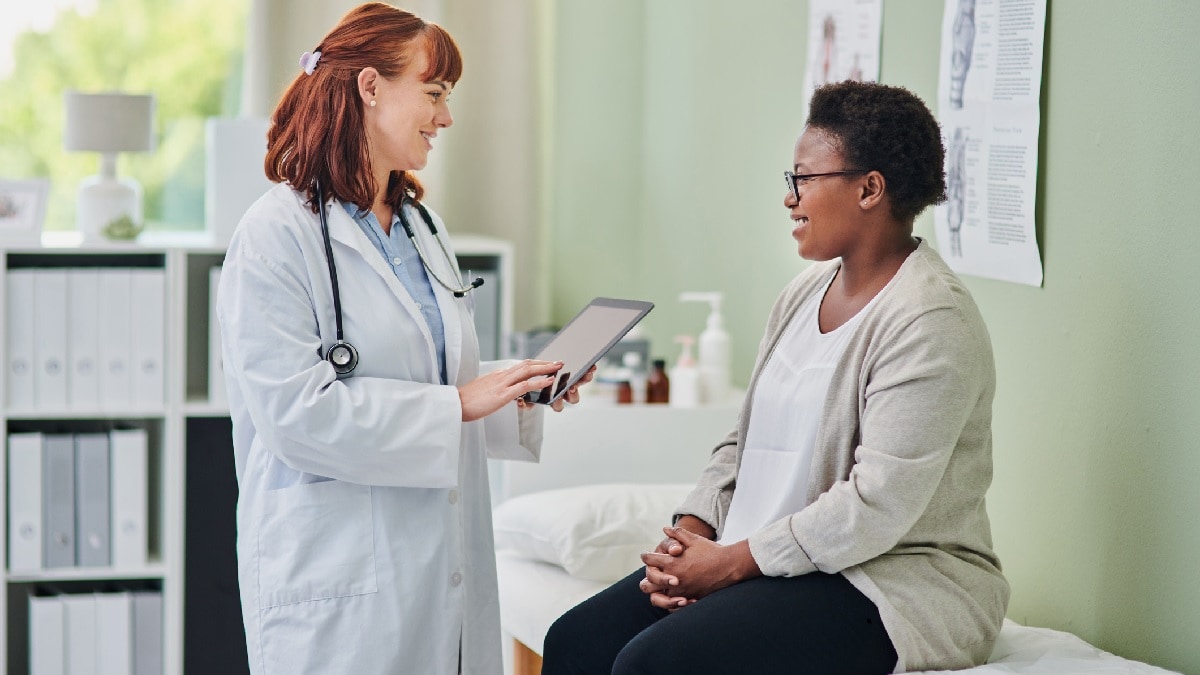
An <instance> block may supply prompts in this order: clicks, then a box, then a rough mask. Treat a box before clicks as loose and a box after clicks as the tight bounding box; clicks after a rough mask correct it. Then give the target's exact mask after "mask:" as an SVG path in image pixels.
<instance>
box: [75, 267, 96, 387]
mask: <svg viewBox="0 0 1200 675" xmlns="http://www.w3.org/2000/svg"><path fill="white" fill-rule="evenodd" d="M99 280H100V273H99V272H98V271H96V270H95V269H89V268H81V269H73V270H71V271H69V272H68V273H67V363H68V368H67V405H68V406H70V407H71V408H74V409H76V410H79V409H89V410H94V409H96V407H97V406H98V405H99V404H100V369H99V361H100V342H99V337H98V336H97V334H98V333H99V330H100V286H99Z"/></svg>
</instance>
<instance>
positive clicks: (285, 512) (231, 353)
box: [217, 3, 590, 675]
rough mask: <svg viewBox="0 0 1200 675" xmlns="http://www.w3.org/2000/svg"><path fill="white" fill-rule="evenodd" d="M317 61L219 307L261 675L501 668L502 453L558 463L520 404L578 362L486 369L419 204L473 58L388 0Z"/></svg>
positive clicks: (465, 294) (456, 279)
mask: <svg viewBox="0 0 1200 675" xmlns="http://www.w3.org/2000/svg"><path fill="white" fill-rule="evenodd" d="M301 68H302V69H303V72H302V73H300V74H299V75H298V76H297V77H296V79H295V81H293V82H292V84H291V86H290V87H289V88H288V90H287V91H286V92H285V93H284V95H283V98H282V99H281V101H280V102H279V105H278V107H277V108H276V110H275V113H274V117H273V123H272V126H271V129H270V132H269V134H268V153H267V160H266V172H267V176H268V177H269V178H271V179H272V180H274V181H276V182H279V183H280V184H279V185H277V186H276V187H275V188H273V189H272V190H271V191H269V192H268V193H267V194H266V195H264V196H263V197H262V198H260V199H259V200H258V201H257V202H256V203H255V204H254V205H253V206H251V207H250V209H249V210H248V211H247V212H246V214H245V216H244V217H243V218H242V221H241V223H240V224H239V225H238V228H237V231H236V233H235V234H234V236H233V239H232V242H231V244H230V247H229V252H228V254H227V256H226V259H225V265H224V271H223V274H222V276H221V287H220V289H219V293H218V301H217V313H218V320H219V322H220V327H221V338H222V344H223V349H224V353H223V358H224V364H225V373H226V378H227V382H228V390H229V398H230V412H231V415H232V417H233V436H234V438H233V441H234V449H235V453H236V468H237V479H238V485H239V488H240V494H239V499H238V509H237V524H238V542H237V547H238V575H239V582H240V587H241V588H240V590H241V600H242V613H243V618H244V621H245V627H246V642H247V647H248V651H249V660H250V670H251V672H253V673H256V674H259V675H267V674H274V673H281V674H287V675H298V674H300V673H321V674H323V675H328V674H337V673H355V674H356V675H369V674H371V673H379V674H383V673H387V674H394V673H419V674H421V675H427V674H432V675H438V674H453V673H480V674H485V675H486V674H490V673H499V672H501V669H502V668H501V657H500V627H499V609H498V604H497V589H496V571H495V560H494V558H493V549H492V529H491V508H490V500H489V496H488V478H487V464H486V461H485V460H486V459H487V457H504V458H516V459H526V460H536V459H537V457H538V454H539V452H540V444H541V410H540V408H539V407H538V406H534V405H532V404H525V403H523V402H520V403H518V402H517V401H516V400H515V399H517V398H518V397H519V396H521V395H522V394H524V393H526V392H529V391H534V390H538V389H541V388H543V387H545V386H547V385H548V384H550V383H551V382H552V381H553V377H552V373H554V372H555V371H556V370H557V368H558V367H559V365H560V364H558V363H548V362H534V361H524V362H520V363H517V364H516V365H512V366H510V367H506V368H498V369H494V370H491V372H488V373H487V374H481V373H482V372H483V371H484V370H485V368H484V367H481V364H480V362H479V346H478V342H477V338H476V335H475V330H474V324H473V320H472V312H473V297H474V296H473V295H472V293H471V291H473V290H474V288H475V287H476V286H477V285H478V284H463V283H462V282H461V281H460V279H461V277H460V273H459V270H458V265H457V263H456V261H455V259H454V256H453V253H452V251H451V249H450V242H449V241H448V239H447V238H446V230H445V227H443V224H442V222H441V220H440V219H439V218H438V217H437V215H436V214H433V213H431V212H429V211H427V210H426V209H425V208H424V207H423V206H421V205H420V202H419V200H420V199H421V196H422V194H423V190H422V187H421V184H420V183H419V182H418V181H417V180H416V178H415V177H414V176H413V175H412V173H411V172H412V171H414V170H417V169H421V168H422V167H424V166H425V164H426V161H427V158H428V153H429V151H430V149H431V148H432V142H433V140H434V138H435V137H436V136H437V135H438V133H439V132H440V131H441V130H443V129H445V128H447V127H449V126H450V124H451V123H452V119H451V116H450V110H449V108H448V107H447V98H448V97H449V95H450V91H451V89H452V88H453V86H454V84H455V83H456V82H457V81H458V79H459V76H460V74H461V72H462V61H461V56H460V54H459V51H458V48H457V46H456V45H455V43H454V41H453V39H452V38H451V37H450V36H449V35H448V34H447V33H446V32H445V31H444V30H443V29H442V28H440V27H439V26H437V25H435V24H431V23H426V22H424V21H422V20H421V19H420V18H418V17H416V16H414V15H412V14H410V13H408V12H405V11H402V10H399V9H396V8H394V7H391V6H389V5H385V4H382V3H372V4H366V5H362V6H360V7H358V8H356V9H353V10H351V11H350V12H349V13H348V14H347V15H346V16H345V17H343V19H342V20H341V21H340V22H339V23H338V25H337V26H335V27H334V28H333V30H332V31H331V32H330V33H329V34H328V35H326V36H325V38H324V39H323V40H322V41H321V43H320V44H319V45H318V46H317V48H316V49H315V50H314V51H313V52H312V53H306V54H305V55H304V57H303V58H302V59H301ZM326 233H327V234H326ZM323 235H324V236H323ZM587 379H590V377H589V378H587ZM567 398H568V400H570V401H571V402H575V401H577V400H578V392H577V391H572V392H571V393H569V394H568V396H567ZM561 408H562V406H561V405H558V406H556V408H555V409H556V410H561Z"/></svg>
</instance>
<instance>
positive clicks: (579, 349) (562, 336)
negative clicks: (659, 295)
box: [525, 298, 654, 403]
mask: <svg viewBox="0 0 1200 675" xmlns="http://www.w3.org/2000/svg"><path fill="white" fill-rule="evenodd" d="M653 308H654V304H653V303H650V302H642V301H640V300H617V299H613V298H596V299H595V300H592V301H591V302H590V303H588V305H587V307H584V308H583V311H581V312H579V314H577V315H575V318H574V319H571V321H570V322H569V323H568V324H567V325H566V326H563V329H562V330H560V331H558V333H557V334H555V336H554V337H552V338H550V341H549V342H547V343H546V346H544V347H542V349H541V350H540V351H539V352H538V353H537V355H535V356H534V357H533V358H534V359H537V360H540V361H562V362H563V367H562V370H560V371H558V375H557V376H556V379H555V382H554V384H552V385H550V386H549V387H546V388H545V389H543V390H542V391H541V392H540V394H538V393H537V392H530V393H529V394H526V395H525V398H526V400H529V401H533V402H535V403H553V402H554V401H556V400H558V399H559V398H561V397H562V395H563V394H565V393H566V391H567V389H569V388H570V387H571V386H572V385H574V384H575V383H576V382H578V381H579V380H580V379H581V378H582V377H583V376H584V375H586V374H587V371H588V369H589V368H591V367H592V366H593V365H595V364H596V362H597V361H599V360H600V359H602V358H604V355H605V354H606V353H608V350H610V349H612V348H613V345H615V344H617V343H618V342H620V340H621V338H623V337H625V334H626V333H628V332H629V331H630V329H632V328H633V327H634V326H635V325H637V322H638V321H641V320H642V317H644V316H646V314H647V313H649V311H650V310H651V309H653Z"/></svg>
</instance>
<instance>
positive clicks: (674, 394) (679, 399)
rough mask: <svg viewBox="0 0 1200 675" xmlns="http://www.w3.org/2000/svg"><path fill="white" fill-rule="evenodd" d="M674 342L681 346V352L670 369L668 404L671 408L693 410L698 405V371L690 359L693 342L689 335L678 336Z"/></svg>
mask: <svg viewBox="0 0 1200 675" xmlns="http://www.w3.org/2000/svg"><path fill="white" fill-rule="evenodd" d="M675 341H676V342H679V343H682V344H683V352H682V353H681V354H680V355H679V358H678V359H677V360H676V361H675V367H674V368H672V369H671V390H672V391H671V401H670V404H671V407H672V408H695V407H697V406H699V405H700V369H698V368H697V367H696V359H695V358H693V357H692V343H693V342H695V340H694V339H693V338H692V336H690V335H680V336H679V337H676V338H675Z"/></svg>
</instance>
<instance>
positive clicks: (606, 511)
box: [492, 483, 693, 582]
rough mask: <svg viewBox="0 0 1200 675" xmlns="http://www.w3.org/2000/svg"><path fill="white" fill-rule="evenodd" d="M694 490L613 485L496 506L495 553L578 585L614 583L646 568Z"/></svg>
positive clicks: (517, 499) (568, 490)
mask: <svg viewBox="0 0 1200 675" xmlns="http://www.w3.org/2000/svg"><path fill="white" fill-rule="evenodd" d="M692 487H693V486H691V485H687V484H678V483H672V484H659V485H635V484H632V483H610V484H604V485H582V486H579V487H571V488H562V489H558V490H545V491H543V492H533V493H530V494H525V495H519V496H517V497H513V498H511V499H508V500H506V501H504V502H502V503H501V504H499V505H497V506H496V509H495V511H494V513H493V516H492V523H493V527H494V528H495V532H496V548H497V549H509V550H512V551H515V552H517V553H518V554H520V555H523V556H525V557H527V558H532V559H534V560H541V561H544V562H548V563H552V564H555V565H559V566H561V567H562V568H563V569H565V570H566V571H567V573H568V574H570V575H571V576H574V577H578V578H580V579H590V580H593V581H605V582H610V581H616V580H618V579H621V578H623V577H625V576H626V575H628V574H629V573H630V572H632V571H633V570H635V569H637V568H638V567H640V566H641V565H642V561H641V558H640V557H639V556H640V555H641V554H642V553H643V552H645V551H650V550H653V549H654V547H655V546H657V545H658V542H659V541H661V540H662V538H663V532H662V528H663V527H665V526H667V525H670V524H671V515H672V514H673V513H674V512H675V509H676V508H678V507H679V505H680V504H682V503H683V500H684V498H685V497H687V495H688V493H689V492H691V490H692Z"/></svg>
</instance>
